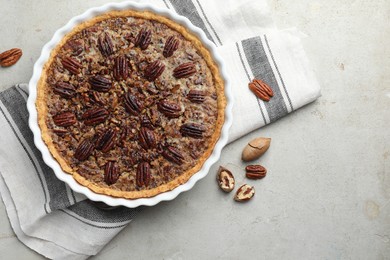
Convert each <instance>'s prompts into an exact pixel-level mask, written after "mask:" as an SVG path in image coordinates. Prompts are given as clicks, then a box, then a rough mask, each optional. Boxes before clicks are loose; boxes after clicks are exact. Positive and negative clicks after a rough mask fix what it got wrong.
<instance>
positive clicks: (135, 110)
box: [124, 92, 143, 116]
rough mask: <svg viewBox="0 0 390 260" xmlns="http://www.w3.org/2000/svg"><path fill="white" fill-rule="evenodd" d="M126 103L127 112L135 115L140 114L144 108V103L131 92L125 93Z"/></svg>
mask: <svg viewBox="0 0 390 260" xmlns="http://www.w3.org/2000/svg"><path fill="white" fill-rule="evenodd" d="M124 105H125V108H126V110H127V112H129V113H130V114H132V115H134V116H137V115H139V114H140V113H141V111H142V110H143V104H142V103H141V101H140V100H139V99H138V98H137V97H136V96H133V95H132V94H131V93H130V92H127V93H126V94H125V98H124Z"/></svg>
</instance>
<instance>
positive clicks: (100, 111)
mask: <svg viewBox="0 0 390 260" xmlns="http://www.w3.org/2000/svg"><path fill="white" fill-rule="evenodd" d="M108 114H109V113H108V111H107V110H106V109H105V108H103V107H97V108H91V109H89V110H87V111H85V112H84V114H83V115H82V116H81V118H82V119H83V120H84V123H85V124H86V125H97V124H100V123H103V122H104V121H106V119H107V118H108Z"/></svg>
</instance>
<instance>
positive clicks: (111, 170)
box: [104, 161, 119, 185]
mask: <svg viewBox="0 0 390 260" xmlns="http://www.w3.org/2000/svg"><path fill="white" fill-rule="evenodd" d="M118 179H119V170H118V166H117V165H116V163H115V162H111V161H109V162H107V163H106V165H105V166H104V181H105V183H107V184H108V185H112V184H114V183H116V182H117V180H118Z"/></svg>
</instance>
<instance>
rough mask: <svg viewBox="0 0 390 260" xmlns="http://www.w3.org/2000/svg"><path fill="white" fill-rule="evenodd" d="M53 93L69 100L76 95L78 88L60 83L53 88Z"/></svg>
mask: <svg viewBox="0 0 390 260" xmlns="http://www.w3.org/2000/svg"><path fill="white" fill-rule="evenodd" d="M53 92H54V93H56V94H58V95H60V96H61V97H63V98H66V99H69V98H72V97H74V96H75V95H76V88H75V87H74V86H73V85H71V84H69V83H66V82H62V81H60V82H57V83H56V84H55V85H54V86H53Z"/></svg>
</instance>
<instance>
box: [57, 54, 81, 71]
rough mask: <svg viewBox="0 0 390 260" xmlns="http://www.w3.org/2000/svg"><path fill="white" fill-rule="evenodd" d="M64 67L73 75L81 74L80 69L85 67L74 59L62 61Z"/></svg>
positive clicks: (67, 58) (68, 58) (69, 58)
mask: <svg viewBox="0 0 390 260" xmlns="http://www.w3.org/2000/svg"><path fill="white" fill-rule="evenodd" d="M61 64H62V66H63V67H64V68H65V69H67V70H68V71H69V72H70V73H72V74H75V75H77V74H79V72H80V69H81V68H82V67H83V65H81V63H80V62H79V61H78V60H76V59H75V58H72V57H65V58H63V59H62V60H61Z"/></svg>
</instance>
